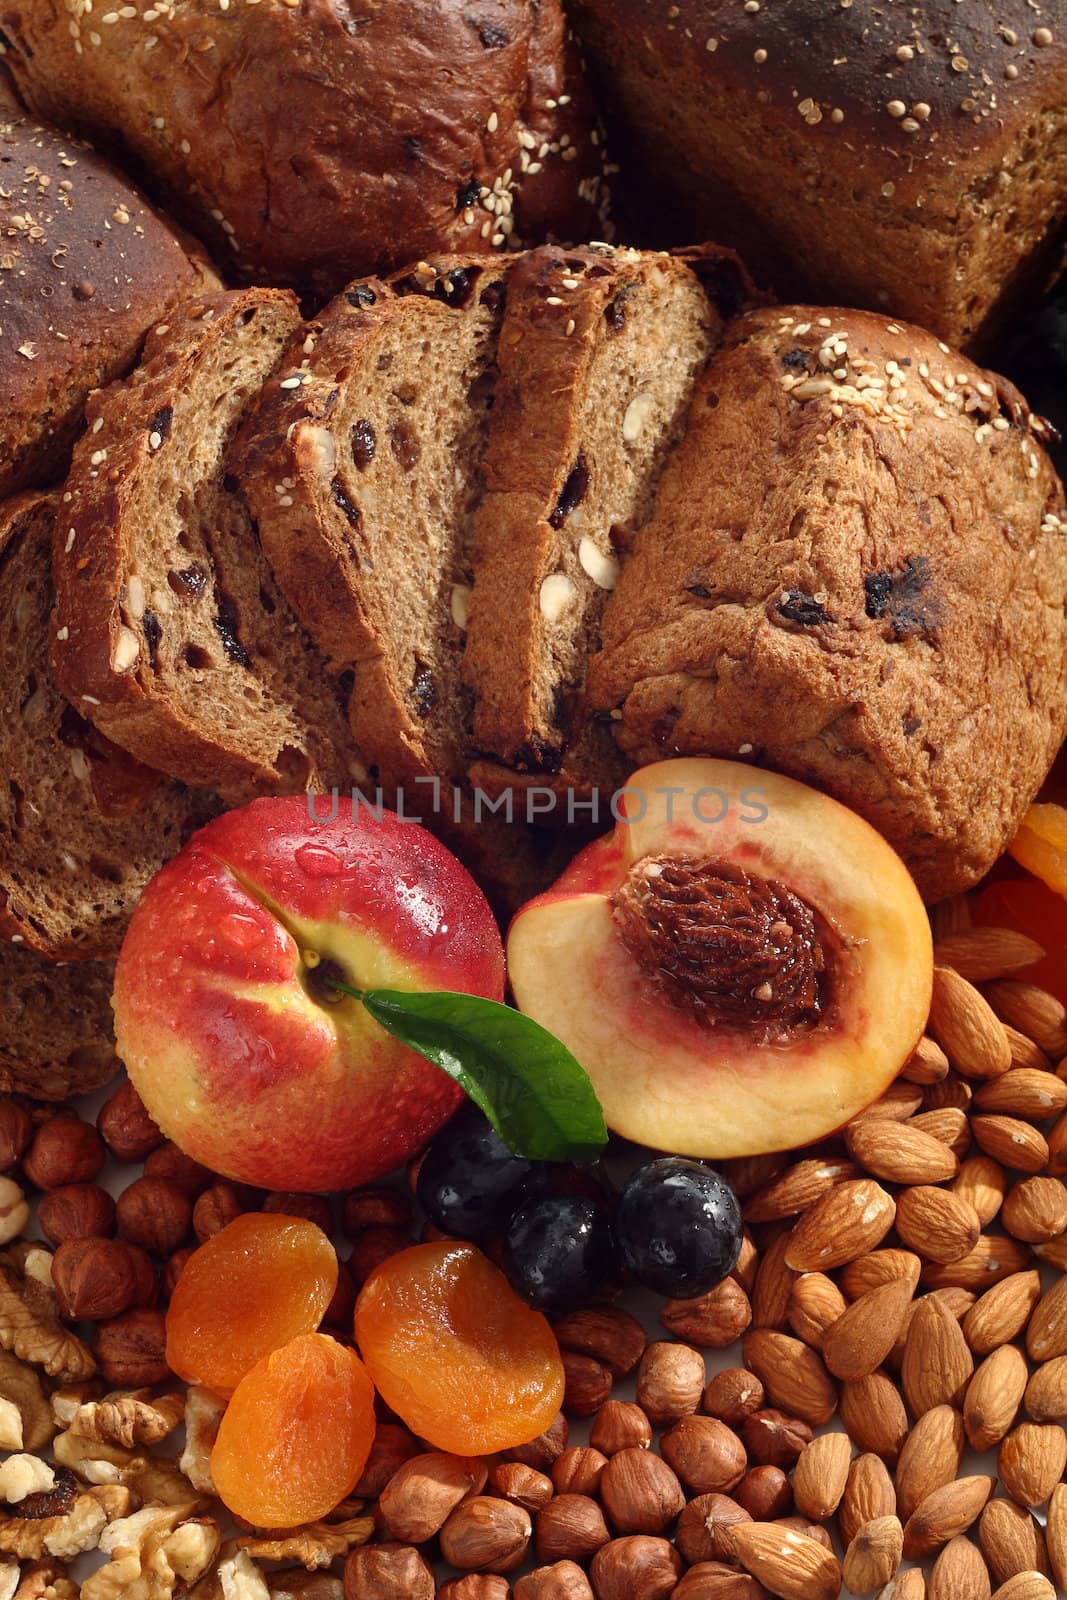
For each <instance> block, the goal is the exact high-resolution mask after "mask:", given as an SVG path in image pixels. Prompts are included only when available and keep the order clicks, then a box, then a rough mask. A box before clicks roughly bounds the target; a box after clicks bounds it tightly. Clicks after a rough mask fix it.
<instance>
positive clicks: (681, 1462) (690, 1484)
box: [659, 1417, 748, 1494]
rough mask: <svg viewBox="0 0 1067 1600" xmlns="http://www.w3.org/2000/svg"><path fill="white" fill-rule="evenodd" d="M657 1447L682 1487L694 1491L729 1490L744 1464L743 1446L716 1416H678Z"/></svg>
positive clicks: (707, 1492)
mask: <svg viewBox="0 0 1067 1600" xmlns="http://www.w3.org/2000/svg"><path fill="white" fill-rule="evenodd" d="M659 1447H660V1451H661V1453H662V1455H663V1459H664V1460H665V1461H666V1462H667V1463H668V1464H669V1465H670V1466H671V1467H673V1469H674V1471H675V1472H676V1473H677V1474H678V1476H679V1478H681V1480H682V1482H683V1483H684V1484H685V1486H686V1488H688V1489H692V1490H694V1491H695V1492H696V1493H697V1494H711V1493H712V1492H714V1491H719V1492H720V1493H721V1492H723V1491H725V1490H727V1489H732V1488H733V1486H734V1484H735V1483H740V1481H741V1479H742V1477H743V1476H744V1472H745V1468H746V1467H747V1466H748V1456H747V1454H746V1452H745V1447H744V1445H743V1444H742V1443H741V1441H740V1439H739V1438H738V1437H737V1434H736V1433H734V1432H733V1430H732V1429H730V1428H728V1427H727V1426H726V1424H725V1422H720V1421H719V1420H718V1418H717V1417H680V1418H679V1420H678V1421H677V1422H676V1423H675V1424H674V1427H673V1428H671V1429H669V1430H668V1432H667V1433H665V1434H664V1435H663V1438H662V1439H661V1440H660V1446H659Z"/></svg>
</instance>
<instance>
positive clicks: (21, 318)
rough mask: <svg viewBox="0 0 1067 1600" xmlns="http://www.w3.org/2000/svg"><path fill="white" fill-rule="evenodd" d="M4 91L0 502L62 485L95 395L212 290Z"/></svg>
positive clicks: (120, 185)
mask: <svg viewBox="0 0 1067 1600" xmlns="http://www.w3.org/2000/svg"><path fill="white" fill-rule="evenodd" d="M9 94H10V91H6V92H5V91H4V90H3V86H2V85H0V165H2V170H3V174H4V178H3V182H2V183H0V235H2V239H0V498H2V497H6V496H7V495H9V494H12V493H13V492H14V491H15V490H17V489H21V488H26V487H30V486H34V485H38V486H39V485H41V484H45V483H47V482H49V480H50V479H52V478H54V477H55V476H57V475H58V474H60V473H61V472H62V471H63V469H64V467H65V465H66V462H67V459H68V457H69V454H70V448H71V445H72V444H73V442H74V439H75V436H76V434H77V431H78V428H79V427H80V425H81V415H82V408H83V406H84V404H85V399H86V396H87V395H88V394H89V391H90V390H91V389H93V388H96V387H97V386H98V385H100V384H102V383H109V382H110V381H111V379H112V378H117V377H119V376H120V374H122V373H123V372H126V371H128V370H129V368H130V367H131V366H132V364H133V363H134V361H135V360H136V359H137V354H138V351H139V350H140V347H141V341H142V340H143V338H144V335H145V332H146V331H147V329H148V328H150V327H151V325H152V324H153V323H154V322H158V321H159V320H160V319H161V318H162V317H164V316H166V314H167V313H168V311H169V310H170V309H171V308H172V307H173V306H174V305H176V304H177V303H178V302H179V301H180V300H183V299H187V298H189V297H190V296H191V295H195V294H200V293H202V292H204V291H205V290H207V289H211V288H213V287H215V286H216V283H217V280H216V278H215V275H214V273H213V272H212V271H211V270H210V268H209V267H208V266H207V264H206V262H205V261H204V259H203V258H202V256H201V254H200V252H199V249H198V248H197V247H194V246H189V248H188V249H187V248H186V246H187V245H188V241H187V240H186V239H185V238H183V237H182V236H181V235H180V234H179V233H178V231H177V230H176V229H175V228H174V227H173V226H172V225H171V224H170V223H168V222H167V221H165V220H164V219H163V217H161V216H159V215H158V213H156V212H155V211H153V210H152V209H151V207H150V206H149V205H148V204H147V203H146V202H145V200H144V199H143V197H142V196H141V195H140V194H138V192H137V190H136V189H134V188H133V187H132V186H131V185H130V183H129V182H128V181H127V180H126V179H125V178H124V177H122V176H121V175H120V174H119V173H118V172H116V171H115V170H114V168H113V167H110V166H109V165H108V164H107V162H105V161H103V160H102V159H101V158H100V157H99V156H98V155H96V154H95V153H94V152H93V151H92V150H90V149H89V148H88V146H87V145H84V144H81V143H79V142H78V141H76V140H73V139H71V138H69V137H68V136H67V135H65V134H61V133H58V132H57V131H56V130H55V129H54V128H49V127H46V126H44V125H43V124H42V123H39V122H37V121H36V120H35V119H33V118H32V117H28V116H26V115H25V114H23V113H22V112H21V111H20V110H19V109H18V108H17V107H16V106H15V105H14V104H13V102H11V101H10V100H9V99H8V98H7V96H8V95H9Z"/></svg>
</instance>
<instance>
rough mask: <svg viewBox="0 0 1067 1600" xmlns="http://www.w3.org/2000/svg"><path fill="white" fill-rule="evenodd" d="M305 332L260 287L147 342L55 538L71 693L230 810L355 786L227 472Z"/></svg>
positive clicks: (326, 680)
mask: <svg viewBox="0 0 1067 1600" xmlns="http://www.w3.org/2000/svg"><path fill="white" fill-rule="evenodd" d="M299 322H300V318H299V312H298V310H297V305H296V301H295V300H294V299H293V297H292V295H290V294H288V293H287V292H284V291H278V290H266V289H263V290H260V289H248V290H245V291H243V292H240V293H231V294H217V295H209V296H205V297H203V298H201V299H199V300H195V301H191V302H188V303H187V304H186V305H185V306H183V307H182V308H181V309H180V310H179V311H177V312H175V313H174V314H173V315H172V316H171V318H170V321H169V325H166V326H162V327H157V328H156V329H155V330H153V332H152V333H151V334H150V335H149V338H148V341H147V344H146V347H145V355H144V359H143V361H142V363H141V365H140V367H138V369H137V370H136V372H134V373H133V375H132V376H131V377H130V378H129V379H128V380H127V381H125V382H123V383H118V384H114V385H112V386H111V387H110V388H108V389H105V390H103V391H102V392H101V393H100V394H98V395H97V396H95V397H94V399H93V400H92V401H91V403H90V405H89V408H88V413H87V419H88V427H87V431H86V434H85V436H84V438H83V439H82V440H81V442H80V443H79V445H78V448H77V450H76V452H75V456H74V464H73V467H72V470H71V474H70V477H69V479H68V481H67V486H66V493H65V494H64V497H63V505H62V510H61V515H60V517H59V520H58V522H57V526H56V536H55V542H54V564H55V584H56V623H55V628H54V631H53V653H54V661H55V667H56V672H57V676H58V679H59V684H60V687H61V689H62V690H63V692H64V693H65V694H66V695H67V696H68V698H69V699H70V700H72V701H73V703H74V705H75V706H76V707H77V709H78V710H79V711H80V712H81V713H82V714H83V715H85V716H86V717H87V718H89V720H91V721H92V722H93V723H94V724H95V725H96V726H97V727H98V728H99V729H100V730H101V731H102V732H103V733H105V734H106V735H107V736H108V737H109V738H111V739H113V740H114V741H115V742H116V743H117V744H120V745H121V746H122V747H123V748H124V749H126V750H129V751H130V752H131V753H132V754H133V755H135V756H137V757H138V758H139V759H140V760H142V761H145V762H147V763H149V764H150V765H151V766H154V767H157V768H159V769H160V770H161V771H163V772H168V773H171V774H173V775H174V776H175V777H179V778H182V779H183V780H184V781H185V782H187V783H189V784H192V785H199V786H202V787H205V788H211V789H216V790H218V792H219V793H221V794H223V795H224V796H225V797H226V798H227V799H228V800H242V799H245V798H247V797H248V796H249V795H252V794H255V793H262V792H277V791H295V790H299V789H302V788H305V787H317V786H329V785H331V784H339V785H346V784H350V783H351V781H352V777H353V775H354V774H353V766H352V763H353V762H354V761H355V762H358V756H357V753H356V752H355V751H354V749H353V746H352V740H351V738H350V736H349V733H348V730H347V728H346V726H345V721H344V716H343V712H342V710H341V704H340V698H339V687H338V685H337V683H336V682H335V681H334V680H333V679H332V678H331V676H330V674H329V673H328V672H327V670H326V666H325V663H324V662H323V660H322V658H321V656H319V655H318V654H317V652H316V651H315V650H314V649H313V647H312V646H311V644H310V642H309V641H308V639H307V638H306V637H305V636H304V634H303V633H302V632H301V630H300V627H299V625H298V624H297V622H296V619H295V618H294V617H293V616H292V614H291V612H290V610H289V608H288V606H287V605H286V603H285V600H284V599H283V598H282V595H281V593H280V592H279V590H278V588H277V587H276V585H275V583H274V580H273V578H272V576H271V573H270V569H269V567H268V565H267V562H266V561H265V559H264V557H263V555H262V552H261V551H260V548H259V544H258V539H257V535H256V529H255V525H254V523H253V521H252V518H251V516H250V514H249V511H248V508H247V506H246V505H245V502H244V501H243V500H242V498H241V496H240V494H239V492H238V490H237V486H236V483H235V482H234V481H233V480H232V479H231V478H229V477H228V476H227V474H226V471H225V465H224V463H225V457H226V452H227V449H228V447H229V445H230V442H231V440H232V438H233V435H234V434H235V432H236V430H237V426H238V423H239V421H240V418H241V416H242V414H243V412H244V410H245V408H246V407H247V406H248V405H249V403H250V402H251V401H252V399H253V398H254V396H255V395H256V393H257V392H258V390H259V388H260V386H261V385H262V383H263V381H264V379H265V378H266V377H267V375H268V374H269V372H270V371H271V370H272V368H273V367H274V366H275V364H276V362H277V361H278V359H279V357H280V355H281V353H282V350H283V349H284V347H285V345H286V343H287V342H288V340H289V339H290V337H291V336H292V334H293V333H294V330H295V329H296V328H297V327H298V326H299ZM361 770H362V769H357V772H356V775H358V773H359V772H360V771H361Z"/></svg>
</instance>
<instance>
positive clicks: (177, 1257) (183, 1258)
mask: <svg viewBox="0 0 1067 1600" xmlns="http://www.w3.org/2000/svg"><path fill="white" fill-rule="evenodd" d="M195 1250H196V1246H195V1245H191V1244H190V1245H186V1247H185V1249H184V1250H175V1252H174V1254H173V1255H172V1256H171V1258H170V1260H169V1261H168V1262H167V1264H166V1266H165V1267H164V1268H163V1293H164V1294H165V1295H166V1297H167V1299H168V1300H169V1299H170V1297H171V1295H172V1294H173V1293H174V1291H175V1289H176V1288H177V1287H178V1279H179V1278H180V1277H181V1275H182V1273H183V1272H184V1270H185V1263H186V1262H187V1261H188V1259H189V1257H190V1256H191V1255H193V1254H194V1253H195Z"/></svg>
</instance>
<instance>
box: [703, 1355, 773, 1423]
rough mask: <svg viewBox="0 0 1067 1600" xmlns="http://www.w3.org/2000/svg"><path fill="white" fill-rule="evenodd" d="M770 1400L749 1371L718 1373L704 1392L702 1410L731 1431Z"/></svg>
mask: <svg viewBox="0 0 1067 1600" xmlns="http://www.w3.org/2000/svg"><path fill="white" fill-rule="evenodd" d="M766 1398H767V1396H766V1394H765V1392H764V1388H763V1385H762V1383H761V1382H760V1380H759V1379H758V1378H757V1377H756V1374H755V1373H754V1372H749V1370H748V1368H747V1367H727V1368H726V1369H725V1370H724V1371H723V1372H717V1373H716V1374H715V1376H714V1377H713V1378H712V1380H711V1382H710V1383H709V1384H708V1386H707V1388H706V1389H705V1390H704V1400H703V1409H704V1410H705V1411H706V1412H707V1414H708V1416H709V1417H718V1419H719V1421H720V1422H725V1423H726V1426H727V1427H728V1428H736V1427H738V1426H739V1425H740V1424H741V1423H742V1422H744V1420H745V1418H746V1417H750V1416H751V1415H752V1413H753V1412H754V1411H758V1410H759V1409H760V1407H761V1406H762V1405H763V1402H764V1400H765V1399H766Z"/></svg>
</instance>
